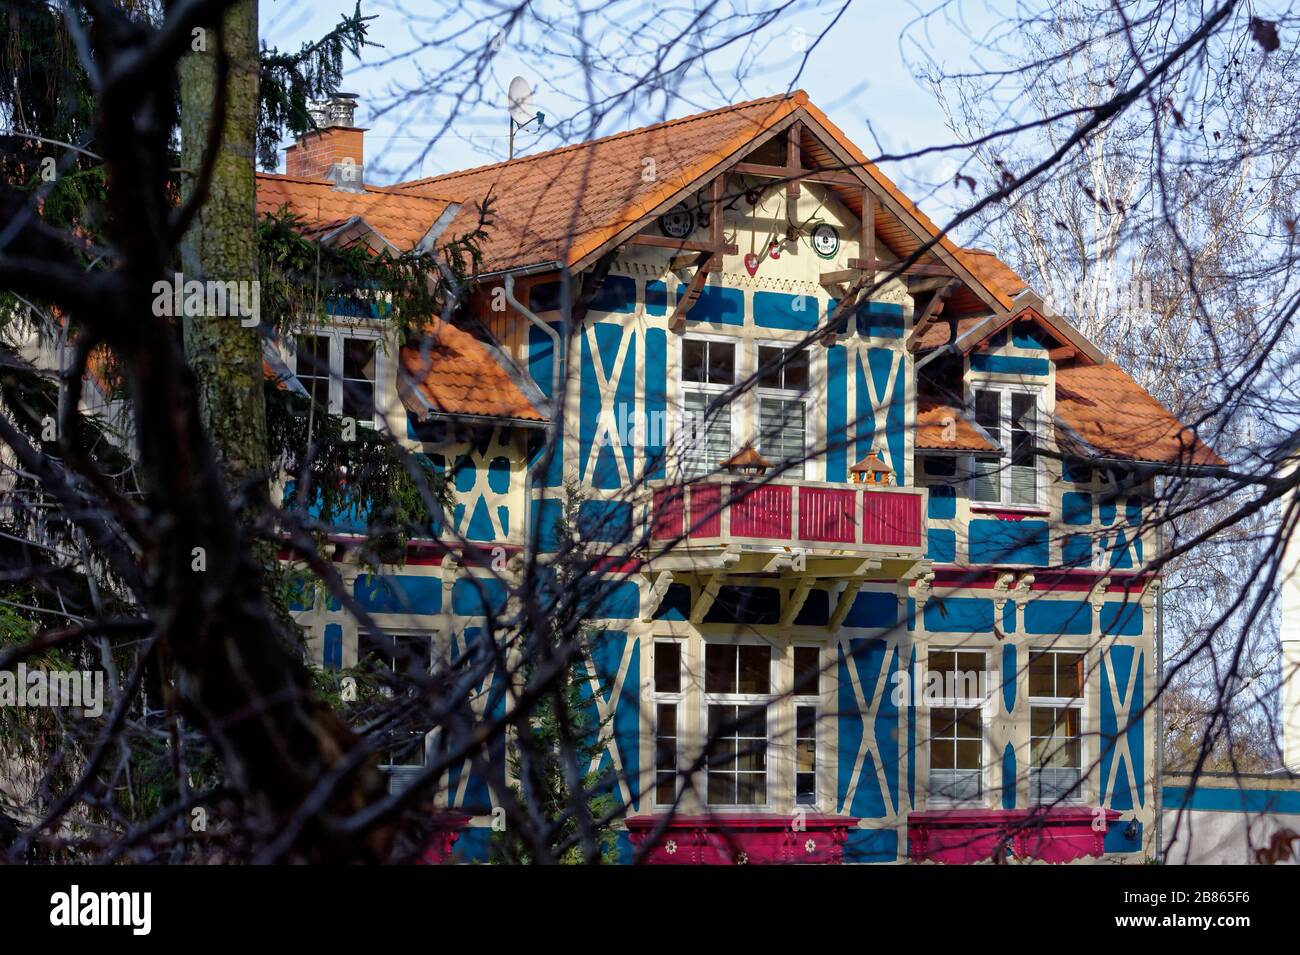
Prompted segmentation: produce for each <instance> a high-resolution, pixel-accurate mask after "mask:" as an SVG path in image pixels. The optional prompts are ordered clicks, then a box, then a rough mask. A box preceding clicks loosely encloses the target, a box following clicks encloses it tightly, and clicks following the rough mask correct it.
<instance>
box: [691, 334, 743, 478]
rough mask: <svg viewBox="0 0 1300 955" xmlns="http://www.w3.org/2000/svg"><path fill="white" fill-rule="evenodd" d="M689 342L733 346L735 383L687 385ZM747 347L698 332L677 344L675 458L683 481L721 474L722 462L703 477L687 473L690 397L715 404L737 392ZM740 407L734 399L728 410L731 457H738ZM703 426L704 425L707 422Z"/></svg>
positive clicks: (727, 337) (693, 382) (712, 467)
mask: <svg viewBox="0 0 1300 955" xmlns="http://www.w3.org/2000/svg"><path fill="white" fill-rule="evenodd" d="M687 342H707V343H709V344H710V345H713V344H720V345H730V346H731V347H732V349H733V352H732V364H731V366H732V383H731V384H729V385H715V384H711V383H705V384H701V383H700V382H696V381H687V380H686V379H685V378H684V377H683V376H684V374H685V371H686V361H685V352H686V343H687ZM744 344H745V343H744V341H743V340H742V339H739V338H733V337H731V336H728V335H707V334H696V333H694V332H692V333H691V334H688V335H682V336H681V337H679V338H678V340H677V407H678V410H679V413H680V416H679V417H678V419H677V420H678V429H677V430H678V435H677V454H675V455H674V457H675V458H676V467H677V470H678V473H679V474H680V476H681V477H683V478H685V479H687V480H698V479H699V478H702V477H707V476H708V475H709V474H711V473H713V472H715V471H716V470H717V467H718V464H720V463H721V462H717V461H715V462H713V463H712V465H711V466H710V468H709V470H708V471H705V472H704V473H703V474H695V475H692V474H689V473H687V468H686V457H687V451H688V449H689V447H690V440H691V431H692V430H693V429H692V428H688V426H687V417H686V416H687V411H686V393H687V392H688V391H690V392H695V393H699V394H706V395H709V396H710V401H712V399H713V398H716V397H717V396H718V395H722V394H726V392H727V391H729V390H730V389H732V388H734V387H735V386H736V385H735V383H736V381H738V380H740V378H741V370H740V367H741V357H742V353H743V350H744ZM738 405H739V402H737V401H735V400H734V399H733V401H732V402H731V404H730V405H729V406H728V408H727V415H728V423H729V428H730V432H731V433H730V436H729V440H728V443H727V454H728V456H730V455H732V454H735V453H736V450H737V441H736V434H737V432H738V431H739V428H738V427H737V426H738V424H739V421H738V415H737V411H738V410H739V408H738ZM700 423H701V424H703V422H700Z"/></svg>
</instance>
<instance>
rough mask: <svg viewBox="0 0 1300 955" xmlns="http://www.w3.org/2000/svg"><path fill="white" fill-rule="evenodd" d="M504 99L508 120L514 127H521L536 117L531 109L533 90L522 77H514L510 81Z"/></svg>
mask: <svg viewBox="0 0 1300 955" xmlns="http://www.w3.org/2000/svg"><path fill="white" fill-rule="evenodd" d="M506 99H507V102H508V104H509V109H510V118H511V119H513V120H514V121H515V124H516V125H519V126H522V125H524V124H525V123H527V122H529V121H530V120H532V119H533V118H534V117H535V116H536V115H537V111H536V110H534V109H533V88H532V86H530V85H529V83H528V81H527V80H526V79H524V78H523V77H522V76H516V77H515V78H514V79H513V80H511V81H510V89H509V91H508V92H507V93H506Z"/></svg>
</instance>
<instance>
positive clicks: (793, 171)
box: [731, 162, 862, 187]
mask: <svg viewBox="0 0 1300 955" xmlns="http://www.w3.org/2000/svg"><path fill="white" fill-rule="evenodd" d="M731 171H732V172H735V173H739V174H740V175H742V176H756V177H758V178H760V179H788V180H790V182H791V183H793V184H795V185H797V184H798V183H799V182H820V183H822V184H824V185H827V186H855V187H860V186H861V185H862V180H861V179H859V178H858V177H857V176H855V175H854V174H853V173H851V172H847V171H845V170H840V169H802V168H800V167H799V166H769V165H767V164H766V163H761V162H738V163H736V164H735V165H734V166H732V167H731Z"/></svg>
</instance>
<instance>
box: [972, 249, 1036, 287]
mask: <svg viewBox="0 0 1300 955" xmlns="http://www.w3.org/2000/svg"><path fill="white" fill-rule="evenodd" d="M962 252H963V253H964V254H965V257H966V266H967V268H969V269H970V270H971V271H972V272H973V273H974V274H975V275H976V276H977V277H978V278H979V280H980V281H981V282H983V283H984V284H985V285H986V286H987V287H989V288H991V289H997V290H998V291H999V292H1001V293H1002V294H1003V295H1005V296H1006V297H1007V298H1015V297H1016V296H1017V295H1019V294H1020V293H1021V292H1023V291H1024V290H1025V289H1027V288H1029V283H1028V282H1026V281H1025V280H1024V279H1022V278H1021V277H1020V276H1019V275H1017V274H1016V273H1015V270H1014V269H1012V268H1011V266H1009V265H1007V264H1006V263H1005V262H1003V261H1002V260H1001V259H999V258H998V257H997V256H996V255H994V254H993V253H992V252H990V251H989V250H988V249H975V248H969V249H963V250H962Z"/></svg>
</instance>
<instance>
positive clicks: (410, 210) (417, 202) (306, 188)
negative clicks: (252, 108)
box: [257, 172, 456, 252]
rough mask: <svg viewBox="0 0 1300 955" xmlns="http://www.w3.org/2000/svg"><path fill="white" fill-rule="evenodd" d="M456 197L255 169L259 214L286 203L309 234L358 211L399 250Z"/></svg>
mask: <svg viewBox="0 0 1300 955" xmlns="http://www.w3.org/2000/svg"><path fill="white" fill-rule="evenodd" d="M455 201H456V200H454V199H447V198H444V197H437V196H433V195H414V194H412V193H409V192H399V191H397V190H394V189H386V188H380V187H378V186H365V187H364V188H363V190H362V191H360V192H347V191H344V190H340V189H335V188H334V184H333V183H332V182H331V181H330V180H328V179H303V178H300V177H296V176H281V175H279V174H276V173H265V172H260V173H258V174H257V214H258V216H263V215H267V214H268V213H271V212H277V211H279V210H280V209H281V208H283V207H285V206H287V207H288V209H289V211H290V212H292V213H294V214H295V215H297V216H300V217H301V218H302V219H303V220H305V221H304V229H303V232H304V234H306V235H308V236H315V235H320V234H323V233H326V232H329V231H331V230H332V229H334V228H337V227H339V226H342V225H344V224H346V223H347V222H348V221H349V220H351V219H354V218H357V217H360V218H362V219H364V220H365V221H366V224H367V225H369V226H370V227H371V228H372V229H373V230H374V231H376V232H378V233H379V234H380V235H381V236H383V237H384V238H385V239H387V240H388V241H389V242H391V243H392V244H393V245H394V246H396V247H397V249H398V251H399V252H408V251H410V250H411V249H413V248H414V247H415V246H416V245H417V244H418V243H419V241H420V240H421V239H423V238H424V237H425V235H426V234H428V232H429V229H431V228H432V227H433V224H434V223H435V222H437V221H438V217H439V216H441V215H442V214H443V213H444V212H445V211H446V210H447V207H448V206H450V205H452V204H453V203H454V202H455Z"/></svg>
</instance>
